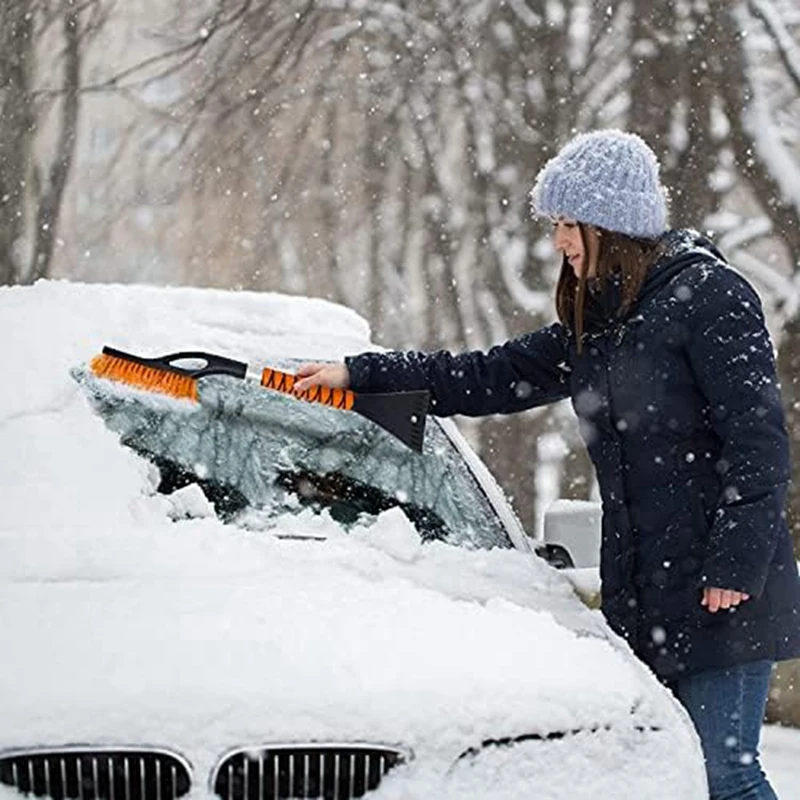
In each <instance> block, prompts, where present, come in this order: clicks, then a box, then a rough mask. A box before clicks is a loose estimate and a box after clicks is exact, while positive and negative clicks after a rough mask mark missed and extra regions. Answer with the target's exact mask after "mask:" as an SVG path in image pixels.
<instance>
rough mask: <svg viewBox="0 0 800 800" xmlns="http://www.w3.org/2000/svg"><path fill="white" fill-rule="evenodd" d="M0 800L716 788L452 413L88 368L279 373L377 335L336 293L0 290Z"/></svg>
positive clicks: (603, 793) (582, 794)
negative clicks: (174, 366) (141, 386)
mask: <svg viewBox="0 0 800 800" xmlns="http://www.w3.org/2000/svg"><path fill="white" fill-rule="evenodd" d="M0 331H2V334H3V336H4V339H5V341H6V342H10V341H12V340H13V341H15V342H16V343H17V344H15V345H14V346H13V347H11V346H7V347H6V348H5V349H4V351H3V356H2V358H3V365H2V366H3V375H4V378H5V386H6V391H4V392H3V394H2V395H0V451H2V452H3V454H4V458H3V459H0V507H2V509H3V517H2V529H1V530H0V637H2V641H3V657H2V659H0V792H2V793H3V794H4V795H6V796H8V797H10V796H12V795H13V796H17V795H18V794H19V793H25V794H33V795H36V796H41V797H51V798H53V799H54V800H62V798H66V797H70V798H73V797H74V798H85V800H99V798H103V800H105V799H106V798H108V800H174V798H176V797H182V796H188V795H189V794H191V795H192V796H194V797H199V796H208V797H218V798H221V800H271V799H272V798H290V797H291V798H296V797H325V798H351V797H361V796H364V795H366V794H369V796H370V797H375V798H376V799H377V798H384V799H387V798H405V799H406V800H407V799H408V798H433V797H436V798H459V800H465V799H466V800H469V798H475V799H476V800H477V799H478V798H481V800H483V799H485V798H509V799H511V798H520V799H521V798H526V799H527V798H531V797H536V798H570V799H571V800H581V798H585V799H586V800H589V798H592V800H594V799H595V798H598V797H602V798H608V799H611V800H613V798H623V797H624V798H627V797H631V796H633V797H641V798H659V800H669V798H675V799H676V800H677V798H680V799H681V800H685V799H686V798H702V797H705V796H706V794H705V793H706V785H705V774H704V769H703V762H702V757H701V754H700V750H699V745H698V741H697V738H696V736H695V733H694V731H693V729H692V727H691V723H690V721H689V719H688V717H687V715H686V714H685V713H684V711H683V710H682V709H681V707H680V706H679V705H678V704H677V703H676V702H675V701H674V699H673V698H672V697H671V695H670V694H669V693H668V692H667V691H666V689H664V688H663V687H662V686H661V685H660V684H659V683H658V682H657V681H656V680H655V679H654V677H653V676H652V675H651V674H650V673H649V671H648V670H647V669H646V668H645V667H644V666H643V665H642V664H640V663H639V662H638V661H637V660H636V659H635V658H634V657H633V656H632V654H631V653H630V651H629V650H628V648H627V646H626V645H625V644H624V643H623V642H622V641H621V640H620V639H618V638H617V637H616V636H614V635H613V634H612V633H611V632H610V631H609V629H608V628H607V626H606V625H605V623H604V622H603V620H602V617H601V616H600V614H599V612H597V611H592V610H589V609H588V608H586V607H585V606H584V605H583V604H582V603H581V602H580V601H579V600H578V599H577V597H576V596H575V594H574V592H573V591H572V589H571V587H570V584H569V583H568V581H567V580H566V579H565V578H564V577H563V575H562V574H561V573H560V572H558V571H557V570H555V569H553V568H552V567H550V566H549V565H548V564H547V563H546V562H545V561H544V560H543V559H541V558H538V557H537V556H536V555H535V554H534V552H533V548H532V547H531V544H530V542H529V540H528V538H527V537H526V536H525V535H524V532H523V531H522V528H521V527H520V525H519V523H518V522H517V520H516V518H515V516H514V514H513V512H512V511H511V509H510V508H509V507H508V505H507V503H506V501H505V499H504V498H503V496H502V493H501V492H500V491H499V490H498V489H497V488H496V486H495V485H494V483H493V481H492V480H491V478H490V476H489V475H488V473H487V472H486V470H485V467H483V465H482V464H481V463H480V461H479V459H478V458H477V457H476V455H475V454H474V453H473V452H472V451H471V450H470V448H469V447H468V446H467V444H466V443H465V442H464V441H463V439H462V438H461V437H460V436H459V434H458V432H457V430H456V428H455V427H454V426H453V425H452V424H451V423H450V422H448V421H437V420H434V419H430V420H429V421H428V430H427V432H426V437H425V445H424V449H423V452H422V453H421V454H418V453H414V452H412V451H411V450H409V449H408V448H406V447H404V446H403V445H402V444H399V443H398V442H396V441H395V440H394V439H393V438H392V437H391V436H389V435H388V434H386V433H385V432H383V431H382V430H380V429H379V428H377V427H376V426H375V425H373V424H372V423H370V422H369V421H367V420H364V419H362V418H360V417H358V416H357V415H355V414H352V413H348V412H342V411H337V410H333V409H327V408H323V407H319V406H314V405H312V404H305V403H303V402H302V401H299V400H296V399H294V398H291V397H286V396H284V395H280V394H278V393H273V392H269V391H267V390H264V389H261V388H259V387H257V386H248V385H246V384H244V383H241V382H240V383H239V384H234V382H233V381H232V380H226V379H223V378H218V379H217V378H214V379H212V378H208V379H205V378H204V379H203V380H202V381H201V383H202V384H203V388H202V391H201V395H202V397H201V400H202V402H197V403H194V402H190V401H184V400H176V399H174V398H168V397H156V396H154V395H152V394H146V393H142V392H141V391H138V390H135V389H131V388H130V387H125V386H119V385H115V384H112V383H111V382H109V381H102V380H99V379H97V378H96V377H95V376H93V375H92V373H91V370H90V369H88V368H87V367H86V365H87V363H88V362H89V360H90V359H91V357H92V355H94V354H95V353H96V352H98V351H99V349H100V347H101V346H102V345H103V344H112V345H115V346H119V347H120V348H124V349H126V350H129V351H132V352H138V353H142V354H158V353H163V352H169V351H173V350H182V349H187V348H192V349H201V350H210V351H215V352H222V353H225V354H229V355H231V356H235V357H238V358H241V359H242V360H245V361H247V362H249V363H260V364H265V363H269V364H272V365H274V366H277V367H281V366H284V367H285V366H291V364H293V363H297V361H298V360H301V359H314V360H319V359H325V358H331V359H338V358H341V357H342V356H343V355H344V354H345V353H348V352H356V351H358V350H363V349H365V348H367V347H369V346H370V345H369V332H368V329H367V326H366V324H365V323H364V321H363V320H361V319H360V318H359V317H358V316H356V315H355V314H354V313H352V312H350V311H349V310H347V309H343V308H341V307H339V306H335V305H332V304H330V303H327V302H324V301H321V300H312V299H307V298H289V297H285V296H280V295H270V294H254V293H247V292H223V291H217V290H199V289H164V288H155V287H143V286H129V287H123V286H104V285H81V284H72V283H68V282H40V283H37V284H36V285H34V286H32V287H25V288H3V289H0Z"/></svg>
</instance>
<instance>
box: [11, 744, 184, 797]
mask: <svg viewBox="0 0 800 800" xmlns="http://www.w3.org/2000/svg"><path fill="white" fill-rule="evenodd" d="M189 772H190V767H189V764H188V763H187V762H186V761H185V760H184V759H183V758H182V757H181V756H178V755H176V754H174V753H170V752H168V751H165V750H156V749H146V748H131V749H125V748H107V749H106V748H82V747H63V748H53V749H36V750H18V751H14V752H5V753H3V752H0V783H4V784H5V785H6V786H13V787H14V788H16V789H18V790H19V791H20V792H24V793H25V794H33V795H36V796H37V797H50V798H53V800H63V798H77V800H175V798H177V797H181V796H183V795H185V794H187V793H188V791H189V786H190V784H191V778H190V777H189Z"/></svg>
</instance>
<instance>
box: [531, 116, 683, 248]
mask: <svg viewBox="0 0 800 800" xmlns="http://www.w3.org/2000/svg"><path fill="white" fill-rule="evenodd" d="M658 171H659V165H658V159H657V158H656V154H655V153H654V152H653V151H652V150H651V149H650V148H649V147H648V146H647V144H645V142H644V140H643V139H641V138H640V137H639V136H637V135H636V134H633V133H625V132H623V131H618V130H603V131H594V132H592V133H582V134H580V135H578V136H576V137H575V138H574V139H572V140H571V141H569V142H568V143H567V144H566V145H564V147H563V148H562V149H561V151H560V152H559V153H558V155H556V156H555V158H551V159H550V161H548V162H547V163H546V164H545V165H544V167H543V168H542V170H541V171H540V172H539V175H538V176H537V178H536V182H535V183H534V186H533V189H532V191H531V200H532V203H533V210H534V214H536V215H538V216H551V217H557V216H559V215H562V216H565V217H568V218H570V219H574V220H576V221H578V222H583V223H586V224H587V225H595V226H597V227H600V228H605V229H606V230H609V231H618V232H619V233H624V234H627V235H628V236H634V237H641V238H651V239H655V238H656V237H658V236H660V235H661V234H662V233H663V232H664V231H665V229H666V224H667V209H666V203H665V198H664V190H663V189H662V187H661V184H660V182H659V178H658Z"/></svg>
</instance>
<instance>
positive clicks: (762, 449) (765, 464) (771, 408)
mask: <svg viewBox="0 0 800 800" xmlns="http://www.w3.org/2000/svg"><path fill="white" fill-rule="evenodd" d="M699 269H700V270H703V271H702V277H701V279H699V280H697V281H696V282H695V281H693V284H694V285H693V286H692V291H693V297H695V298H697V301H698V302H697V306H696V308H695V309H694V312H693V317H692V320H690V326H691V335H690V340H689V343H688V354H689V359H690V362H691V364H692V368H693V370H694V372H695V375H696V377H697V382H698V385H699V388H700V390H701V391H702V392H703V394H704V396H705V397H706V399H707V400H708V404H709V412H710V415H711V423H712V425H713V428H714V430H715V432H716V433H717V435H718V436H719V438H720V440H721V442H722V451H721V454H720V458H719V460H718V462H717V465H716V466H717V471H718V473H719V475H720V478H721V494H720V497H719V500H718V506H717V512H716V515H715V517H714V521H713V524H712V527H711V530H710V534H709V541H708V551H707V557H706V560H705V563H704V567H703V570H702V585H703V586H704V587H718V588H724V589H733V590H737V591H739V592H744V593H746V594H749V595H752V596H758V595H760V594H761V592H762V590H763V588H764V582H765V580H766V575H767V568H768V566H769V563H770V561H771V560H772V557H773V554H774V552H775V546H776V542H777V537H778V535H779V532H780V530H781V526H782V524H783V523H782V515H783V512H784V503H785V499H786V487H787V484H788V481H789V478H790V463H789V444H788V437H787V433H786V424H785V419H784V412H783V406H782V404H781V397H780V390H779V386H778V378H777V373H776V368H775V358H774V355H773V348H772V342H771V341H770V337H769V333H768V331H767V328H766V325H765V323H764V316H763V313H762V310H761V303H760V301H759V298H758V295H757V294H756V293H755V291H754V290H753V289H752V287H751V286H750V284H749V283H747V281H746V280H745V279H744V278H742V277H741V276H740V275H738V274H737V273H736V272H734V271H733V270H732V269H729V268H727V267H721V266H719V265H702V266H701V267H700V268H699Z"/></svg>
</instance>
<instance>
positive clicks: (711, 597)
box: [700, 587, 750, 614]
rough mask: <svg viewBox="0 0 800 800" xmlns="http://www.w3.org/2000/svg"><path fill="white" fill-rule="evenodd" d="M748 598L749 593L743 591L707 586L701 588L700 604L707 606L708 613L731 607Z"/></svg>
mask: <svg viewBox="0 0 800 800" xmlns="http://www.w3.org/2000/svg"><path fill="white" fill-rule="evenodd" d="M749 599H750V595H749V594H745V593H744V592H737V591H734V590H733V589H717V588H716V587H707V588H705V589H703V599H702V600H701V601H700V605H701V606H707V607H708V610H709V612H710V613H712V614H716V613H717V611H719V610H720V609H721V608H733V607H734V606H738V605H739V603H742V602H744V601H745V600H749Z"/></svg>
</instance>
